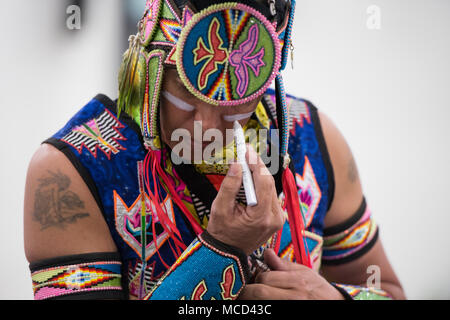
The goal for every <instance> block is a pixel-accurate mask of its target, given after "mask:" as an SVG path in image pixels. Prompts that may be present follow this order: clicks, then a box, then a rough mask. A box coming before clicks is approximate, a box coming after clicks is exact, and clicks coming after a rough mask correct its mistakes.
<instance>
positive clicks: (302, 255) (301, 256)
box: [282, 168, 312, 268]
mask: <svg viewBox="0 0 450 320" xmlns="http://www.w3.org/2000/svg"><path fill="white" fill-rule="evenodd" d="M282 184H283V192H284V197H285V198H284V199H285V200H284V201H285V205H286V208H287V212H288V217H289V226H290V227H291V236H292V244H293V246H294V256H295V260H296V261H297V263H300V264H303V265H305V266H307V267H309V268H312V264H311V259H310V257H309V252H308V248H307V247H306V243H305V241H304V240H303V231H304V230H305V225H304V223H303V217H302V213H301V211H300V210H301V209H300V201H299V198H298V193H297V184H296V182H295V179H294V175H293V174H292V172H291V170H290V169H289V168H286V169H285V170H284V171H283V177H282Z"/></svg>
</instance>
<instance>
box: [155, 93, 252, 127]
mask: <svg viewBox="0 0 450 320" xmlns="http://www.w3.org/2000/svg"><path fill="white" fill-rule="evenodd" d="M162 94H163V96H164V98H166V99H167V101H169V102H170V103H172V104H173V105H174V106H175V107H176V108H178V109H180V110H182V111H187V112H191V111H194V110H195V107H194V106H192V105H190V104H189V103H187V102H186V101H184V100H182V99H180V98H177V97H175V96H174V95H173V94H171V93H170V92H168V91H163V92H162ZM253 112H254V111H252V112H248V113H240V114H232V115H225V116H223V120H225V121H227V122H235V121H241V120H245V119H248V118H250V117H251V116H252V114H253Z"/></svg>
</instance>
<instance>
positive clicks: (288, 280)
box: [255, 271, 298, 289]
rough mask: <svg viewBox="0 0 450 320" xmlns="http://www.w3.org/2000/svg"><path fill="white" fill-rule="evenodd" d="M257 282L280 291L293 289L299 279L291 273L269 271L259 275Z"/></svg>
mask: <svg viewBox="0 0 450 320" xmlns="http://www.w3.org/2000/svg"><path fill="white" fill-rule="evenodd" d="M255 282H256V283H260V284H265V285H268V286H271V287H276V288H280V289H292V288H295V287H296V283H297V282H298V277H297V276H296V274H295V273H293V272H289V271H267V272H261V273H259V274H258V275H257V276H256V278H255Z"/></svg>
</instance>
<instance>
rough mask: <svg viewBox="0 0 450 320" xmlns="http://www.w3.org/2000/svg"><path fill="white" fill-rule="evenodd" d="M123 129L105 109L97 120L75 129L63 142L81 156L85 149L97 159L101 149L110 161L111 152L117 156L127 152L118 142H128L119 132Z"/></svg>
mask: <svg viewBox="0 0 450 320" xmlns="http://www.w3.org/2000/svg"><path fill="white" fill-rule="evenodd" d="M122 128H124V126H123V125H122V124H121V123H120V122H119V120H117V118H116V117H115V116H114V115H113V114H112V113H111V112H109V111H108V110H107V109H105V112H103V113H102V114H100V115H99V116H98V117H97V118H94V119H91V120H89V121H87V122H85V123H83V124H82V125H80V126H78V127H75V128H74V129H72V131H71V132H70V133H68V134H67V135H66V136H65V137H63V138H62V139H61V140H62V141H64V142H66V143H68V144H70V145H71V146H72V147H74V148H75V149H77V151H78V152H79V153H80V154H81V153H82V151H83V147H85V148H86V149H87V150H89V152H90V153H91V154H92V155H93V156H94V157H95V158H97V149H100V150H101V151H103V153H104V154H105V155H106V157H107V158H108V159H109V160H110V159H111V152H112V153H114V154H117V153H118V152H119V151H120V150H125V148H123V147H122V146H121V145H120V143H119V142H118V140H126V138H125V137H124V136H123V135H122V134H121V133H120V132H119V130H118V129H122Z"/></svg>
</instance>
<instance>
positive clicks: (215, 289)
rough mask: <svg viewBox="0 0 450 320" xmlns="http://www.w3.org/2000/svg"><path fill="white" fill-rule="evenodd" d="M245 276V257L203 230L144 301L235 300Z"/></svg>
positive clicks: (244, 282) (246, 269)
mask: <svg viewBox="0 0 450 320" xmlns="http://www.w3.org/2000/svg"><path fill="white" fill-rule="evenodd" d="M248 279H249V268H248V263H247V256H246V255H245V254H244V252H242V251H241V250H239V249H237V248H235V247H231V246H229V245H226V244H224V243H222V242H220V241H218V240H216V239H214V238H213V237H212V236H211V235H209V234H208V233H207V232H206V231H205V232H203V233H202V234H201V235H199V236H198V237H197V238H196V239H195V240H194V241H193V242H192V243H191V245H190V246H189V247H188V248H187V249H186V250H185V251H184V252H183V254H182V255H181V256H180V257H179V258H178V259H177V261H176V262H175V263H174V264H173V265H172V266H171V267H170V269H169V270H168V271H167V273H166V274H165V275H164V276H163V277H162V278H161V279H160V281H159V282H158V283H157V285H156V286H155V288H154V289H153V290H152V292H150V293H149V294H148V295H147V296H146V297H145V298H144V300H235V299H236V298H237V297H238V295H239V293H240V292H241V290H242V289H243V288H244V286H245V284H246V283H247V282H248Z"/></svg>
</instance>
